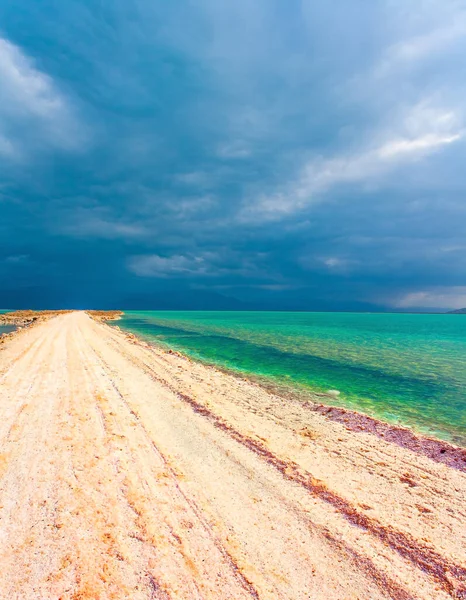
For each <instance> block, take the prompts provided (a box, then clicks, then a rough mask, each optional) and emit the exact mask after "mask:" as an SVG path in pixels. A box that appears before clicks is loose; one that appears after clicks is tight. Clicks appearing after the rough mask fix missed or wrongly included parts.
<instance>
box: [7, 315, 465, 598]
mask: <svg viewBox="0 0 466 600" xmlns="http://www.w3.org/2000/svg"><path fill="white" fill-rule="evenodd" d="M371 423H373V422H372V421H370V420H364V419H361V420H358V419H357V418H355V417H354V415H353V416H351V415H350V414H349V413H348V415H346V416H345V413H344V411H343V412H342V411H329V410H327V409H325V408H323V407H317V408H316V406H314V405H307V404H306V403H303V402H300V401H298V400H296V399H295V400H293V399H288V400H284V399H283V398H280V397H279V396H277V395H274V394H273V393H272V392H270V391H267V390H266V389H263V388H261V387H260V386H258V385H256V384H255V383H253V382H249V381H246V380H242V379H240V378H238V377H234V376H232V375H229V374H226V373H223V372H220V371H218V370H216V369H214V368H211V367H207V366H204V365H202V364H200V363H195V362H193V361H191V360H189V359H187V358H186V357H183V356H180V355H178V354H177V353H173V352H170V351H165V350H162V349H158V348H154V347H151V346H149V345H148V344H146V343H144V342H142V341H140V340H138V339H137V338H135V337H134V336H131V335H128V334H125V333H123V332H122V331H119V330H118V329H116V328H112V327H110V326H109V325H107V324H105V323H103V322H100V321H99V320H96V319H93V318H91V317H90V316H89V315H87V314H86V313H82V312H72V313H64V314H61V315H58V316H55V317H51V318H48V319H46V320H44V321H39V322H37V323H34V324H33V325H32V326H30V327H27V328H25V329H23V330H21V331H19V332H17V333H16V334H14V335H13V336H9V337H8V338H6V340H4V341H3V343H2V344H0V598H1V599H2V600H3V599H5V600H23V599H24V600H26V599H27V600H36V599H44V600H84V599H99V600H106V599H120V598H121V599H123V598H128V599H132V600H133V599H134V600H142V599H161V600H167V599H173V600H174V599H183V600H196V599H199V600H200V599H214V598H215V599H225V600H226V599H232V600H241V599H251V598H255V599H261V600H262V599H263V600H277V599H283V600H298V599H299V600H305V599H312V600H333V599H335V600H350V599H352V600H355V599H359V600H366V599H367V600H378V599H389V598H392V599H400V600H409V599H419V600H428V599H438V600H441V599H447V598H457V599H462V598H466V472H465V471H466V461H465V460H464V453H462V451H461V450H460V449H455V448H453V447H450V446H448V444H443V443H440V442H439V443H436V442H433V441H430V440H423V439H421V438H417V437H416V436H414V435H412V434H410V433H409V432H405V433H403V432H401V433H400V432H397V431H396V430H394V429H393V428H392V429H390V428H388V427H387V428H384V427H383V426H379V425H377V426H374V425H373V424H372V425H371Z"/></svg>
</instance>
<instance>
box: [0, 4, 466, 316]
mask: <svg viewBox="0 0 466 600" xmlns="http://www.w3.org/2000/svg"><path fill="white" fill-rule="evenodd" d="M465 54H466V7H465V6H464V3H462V2H458V1H457V0H419V1H418V2H416V3H409V2H406V1H402V0H379V1H376V2H371V3H368V2H366V1H363V0H354V1H353V2H347V1H346V0H335V2H331V3H330V2H326V1H325V0H313V1H312V2H311V1H310V0H300V1H299V2H296V1H293V0H292V1H288V2H283V1H280V2H279V1H278V0H256V1H255V2H250V1H249V0H248V1H246V0H234V1H233V0H225V1H224V2H218V0H200V1H199V2H195V3H193V2H182V1H177V0H173V1H172V2H149V1H148V0H124V1H123V0H112V1H111V2H110V1H106V0H100V1H99V2H96V1H95V0H92V1H91V0H79V2H78V1H77V0H68V1H67V2H63V1H62V0H43V1H41V2H36V1H33V0H14V2H13V1H12V0H4V1H3V2H2V3H1V4H0V284H1V285H0V305H3V306H5V307H19V306H31V307H33V306H38V307H40V306H75V307H87V306H102V307H106V306H120V307H137V308H140V307H145V308H178V307H192V308H200V307H206V308H212V307H217V308H229V307H231V308H236V307H237V308H248V307H262V308H271V309H274V308H284V309H288V308H290V309H306V308H308V309H318V310H321V309H322V310H325V309H332V310H333V309H371V308H377V307H378V308H385V309H395V310H401V309H405V310H414V309H429V308H438V309H443V308H459V307H462V306H466V200H465V193H466V177H465V175H464V162H465V159H466V115H465V106H464V104H465V100H464V98H466V61H465V60H464V56H465Z"/></svg>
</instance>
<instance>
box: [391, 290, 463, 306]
mask: <svg viewBox="0 0 466 600" xmlns="http://www.w3.org/2000/svg"><path fill="white" fill-rule="evenodd" d="M393 306H394V307H396V308H404V309H413V308H414V309H417V308H433V309H439V310H444V309H451V310H454V309H458V308H466V286H456V287H449V288H434V289H431V290H426V291H424V290H423V291H417V292H410V293H408V294H406V295H404V296H402V297H401V298H399V299H398V300H397V301H395V302H394V304H393Z"/></svg>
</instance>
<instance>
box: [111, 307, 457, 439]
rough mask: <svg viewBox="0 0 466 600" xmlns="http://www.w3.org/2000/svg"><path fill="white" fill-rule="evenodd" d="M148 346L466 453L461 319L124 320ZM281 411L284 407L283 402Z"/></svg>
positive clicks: (179, 316) (158, 315)
mask: <svg viewBox="0 0 466 600" xmlns="http://www.w3.org/2000/svg"><path fill="white" fill-rule="evenodd" d="M115 324H118V325H119V326H120V327H121V328H122V329H126V330H129V331H132V332H134V333H136V334H138V335H140V336H142V337H144V338H146V339H147V340H148V341H150V342H155V343H159V344H163V345H167V346H170V347H171V348H175V349H177V350H179V351H181V352H184V353H186V354H188V355H190V356H192V357H193V358H196V359H199V360H201V361H204V362H207V363H211V364H215V365H217V366H220V367H223V368H227V369H230V370H234V371H236V372H240V373H243V374H245V375H249V376H254V377H259V378H261V379H264V378H265V379H266V380H267V381H268V382H270V383H272V384H273V385H275V386H276V387H277V388H279V389H283V390H284V389H286V390H288V391H289V390H294V391H296V392H299V393H301V394H304V395H305V394H306V393H309V392H311V391H317V392H325V391H327V390H338V391H339V392H340V396H339V397H338V398H331V399H330V398H329V399H328V400H325V402H327V401H328V402H329V403H331V404H334V405H335V404H336V405H341V406H346V407H349V408H352V409H355V410H360V411H362V412H365V413H366V414H369V415H372V416H376V417H379V418H381V419H384V420H386V421H390V422H397V423H402V424H404V425H408V426H411V427H413V428H414V429H416V430H418V431H422V432H424V433H428V434H431V435H435V436H437V437H441V438H444V439H448V440H451V441H453V442H456V443H459V444H462V445H466V316H462V315H411V314H360V313H290V312H170V311H166V312H165V311H163V312H126V313H125V316H124V317H123V319H122V320H121V321H118V322H117V323H115ZM284 401H285V400H284Z"/></svg>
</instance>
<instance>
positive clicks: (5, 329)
mask: <svg viewBox="0 0 466 600" xmlns="http://www.w3.org/2000/svg"><path fill="white" fill-rule="evenodd" d="M6 312H8V311H7V310H2V309H0V315H1V314H5V313H6ZM15 329H16V327H15V326H14V325H0V335H2V333H10V332H11V331H14V330H15Z"/></svg>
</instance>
